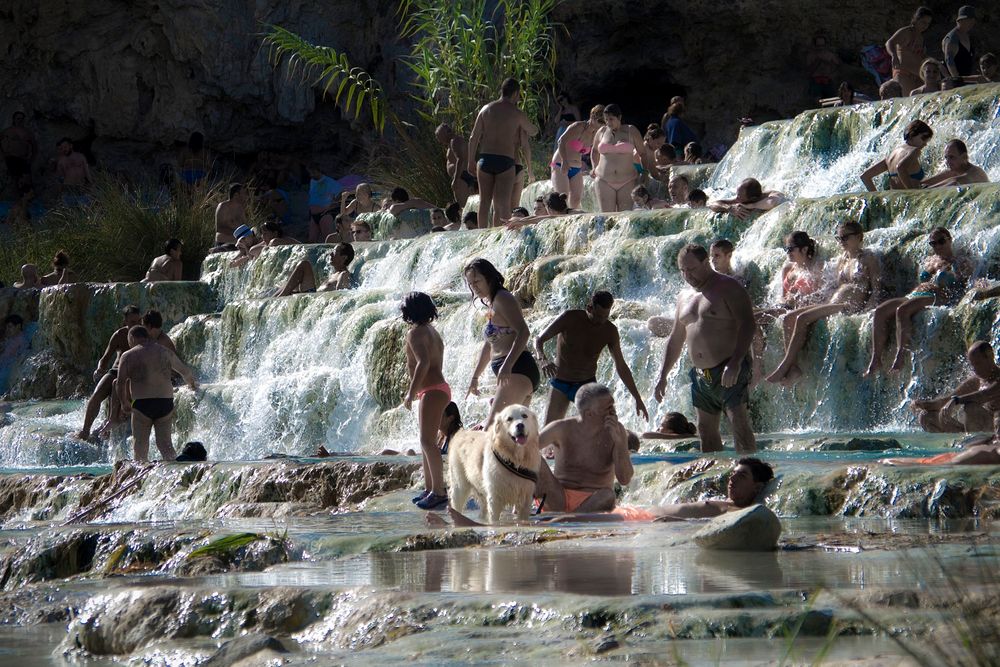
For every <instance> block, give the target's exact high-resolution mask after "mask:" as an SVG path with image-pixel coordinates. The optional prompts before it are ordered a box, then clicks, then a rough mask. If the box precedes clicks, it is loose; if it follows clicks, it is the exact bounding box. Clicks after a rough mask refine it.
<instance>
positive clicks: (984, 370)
mask: <svg viewBox="0 0 1000 667" xmlns="http://www.w3.org/2000/svg"><path fill="white" fill-rule="evenodd" d="M966 358H967V359H968V360H969V366H971V367H972V375H971V376H969V377H967V378H966V379H965V380H963V381H962V383H961V384H959V385H958V386H957V387H955V389H954V391H952V392H951V394H950V395H949V396H945V397H942V398H935V399H930V400H915V401H911V402H910V407H911V408H912V409H913V410H914V412H916V413H917V420H918V421H919V422H920V427H921V428H922V429H924V430H925V431H927V432H928V433H975V432H979V431H989V430H990V429H991V428H992V427H993V410H992V408H993V405H992V400H993V399H995V398H998V397H1000V367H998V366H997V364H996V360H995V358H994V356H993V347H992V346H991V345H990V344H989V343H987V342H986V341H982V340H980V341H976V342H975V343H973V344H972V345H971V346H970V347H969V350H968V352H967V353H966ZM959 406H961V407H962V408H963V412H964V415H963V418H962V419H961V420H959V419H956V418H955V417H953V416H951V415H950V414H948V413H949V411H950V409H951V408H953V407H954V408H957V407H959Z"/></svg>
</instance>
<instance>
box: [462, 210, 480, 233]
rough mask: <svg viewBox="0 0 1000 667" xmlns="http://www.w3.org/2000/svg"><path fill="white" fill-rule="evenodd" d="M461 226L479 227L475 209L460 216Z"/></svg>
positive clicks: (466, 227)
mask: <svg viewBox="0 0 1000 667" xmlns="http://www.w3.org/2000/svg"><path fill="white" fill-rule="evenodd" d="M462 227H463V228H464V229H478V228H479V214H478V213H477V212H476V211H469V212H468V213H466V214H465V215H463V216H462Z"/></svg>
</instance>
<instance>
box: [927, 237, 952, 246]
mask: <svg viewBox="0 0 1000 667" xmlns="http://www.w3.org/2000/svg"><path fill="white" fill-rule="evenodd" d="M947 242H948V239H946V238H944V237H941V238H936V239H931V240H930V241H928V242H927V245H929V246H930V247H932V248H934V247H936V246H939V245H944V244H945V243H947Z"/></svg>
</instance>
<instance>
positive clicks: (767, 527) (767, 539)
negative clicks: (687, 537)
mask: <svg viewBox="0 0 1000 667" xmlns="http://www.w3.org/2000/svg"><path fill="white" fill-rule="evenodd" d="M780 536H781V521H780V520H778V517H777V515H776V514H775V513H774V512H772V511H771V510H769V509H768V508H767V507H765V506H764V505H751V506H750V507H747V508H746V509H742V510H740V511H738V512H729V513H727V514H723V515H722V516H719V517H716V518H715V519H712V521H710V522H709V524H708V525H707V526H705V527H704V528H702V529H701V530H699V531H698V532H697V533H696V534H695V536H694V541H695V544H697V545H698V546H699V547H701V548H702V549H716V550H721V551H772V550H774V548H775V547H776V546H777V545H778V537H780Z"/></svg>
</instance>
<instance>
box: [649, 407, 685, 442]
mask: <svg viewBox="0 0 1000 667" xmlns="http://www.w3.org/2000/svg"><path fill="white" fill-rule="evenodd" d="M695 435H698V427H697V426H695V425H694V424H692V423H691V422H689V421H688V418H687V417H685V416H684V414H683V413H680V412H668V413H667V414H665V415H663V419H661V420H660V424H659V426H657V427H656V430H655V431H646V432H645V433H643V434H642V438H643V439H644V440H683V439H684V438H690V437H692V436H695Z"/></svg>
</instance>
